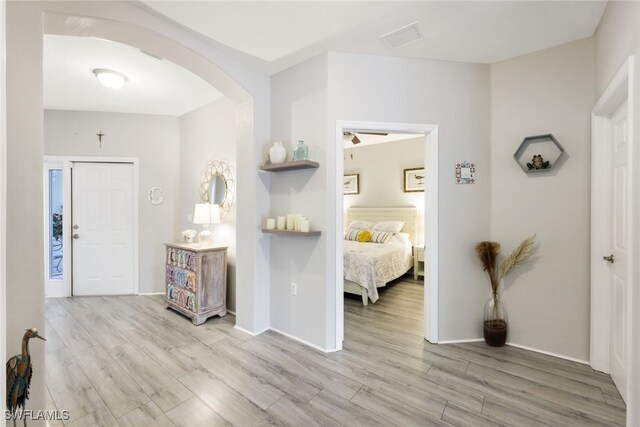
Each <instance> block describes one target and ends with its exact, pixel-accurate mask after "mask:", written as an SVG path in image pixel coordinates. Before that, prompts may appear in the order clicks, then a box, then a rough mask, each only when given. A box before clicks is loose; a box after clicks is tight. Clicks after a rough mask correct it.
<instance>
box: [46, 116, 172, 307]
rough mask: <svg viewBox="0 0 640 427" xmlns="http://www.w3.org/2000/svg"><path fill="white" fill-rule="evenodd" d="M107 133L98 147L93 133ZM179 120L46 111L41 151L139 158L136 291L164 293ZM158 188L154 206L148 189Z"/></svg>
mask: <svg viewBox="0 0 640 427" xmlns="http://www.w3.org/2000/svg"><path fill="white" fill-rule="evenodd" d="M99 130H102V131H103V132H104V133H105V136H104V138H103V140H102V148H100V147H99V144H98V139H97V137H96V135H95V134H96V132H98V131H99ZM179 147H180V132H179V130H178V119H177V118H176V117H171V116H157V115H147V114H122V113H100V112H86V111H59V110H45V112H44V154H45V155H49V156H90V157H137V158H138V159H139V161H140V163H139V177H138V185H139V194H138V206H139V211H138V217H139V218H140V220H139V227H138V231H139V238H138V239H139V241H138V244H139V251H138V253H139V255H138V256H139V267H138V275H139V277H138V278H139V292H140V293H141V294H144V293H157V292H161V293H162V292H164V287H165V281H164V274H165V271H164V269H165V264H164V257H165V256H164V246H163V244H164V243H167V242H173V241H175V240H176V239H177V235H176V230H175V227H176V206H177V204H178V201H179V197H178V190H179V184H178V183H179V180H180V176H179V166H180V165H179V163H178V162H177V161H176V159H177V158H178V157H179V155H180V151H179ZM152 187H160V188H162V191H163V193H164V202H163V203H162V204H160V205H152V204H151V203H149V201H148V200H147V192H148V191H149V189H150V188H152Z"/></svg>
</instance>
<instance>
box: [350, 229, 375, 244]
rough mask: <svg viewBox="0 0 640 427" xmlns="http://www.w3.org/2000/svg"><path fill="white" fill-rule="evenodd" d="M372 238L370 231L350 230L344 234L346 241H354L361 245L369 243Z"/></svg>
mask: <svg viewBox="0 0 640 427" xmlns="http://www.w3.org/2000/svg"><path fill="white" fill-rule="evenodd" d="M370 238H371V232H370V231H369V230H356V229H349V230H347V232H346V233H345V234H344V240H353V241H356V242H361V243H366V242H368V241H369V239H370Z"/></svg>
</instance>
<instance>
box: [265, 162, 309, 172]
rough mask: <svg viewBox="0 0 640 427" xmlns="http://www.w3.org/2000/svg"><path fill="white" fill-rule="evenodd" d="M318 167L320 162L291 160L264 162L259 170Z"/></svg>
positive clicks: (280, 170) (278, 170)
mask: <svg viewBox="0 0 640 427" xmlns="http://www.w3.org/2000/svg"><path fill="white" fill-rule="evenodd" d="M318 167H320V163H318V162H314V161H312V160H293V161H291V162H283V163H266V164H264V165H262V166H260V170H263V171H267V172H284V171H294V170H299V169H315V168H318Z"/></svg>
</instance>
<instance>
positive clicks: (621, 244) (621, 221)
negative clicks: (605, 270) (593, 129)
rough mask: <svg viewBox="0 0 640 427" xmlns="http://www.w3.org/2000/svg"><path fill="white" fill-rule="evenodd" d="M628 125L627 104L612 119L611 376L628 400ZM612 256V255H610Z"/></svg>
mask: <svg viewBox="0 0 640 427" xmlns="http://www.w3.org/2000/svg"><path fill="white" fill-rule="evenodd" d="M627 129H628V126H627V102H626V101H625V102H624V103H623V104H622V105H620V107H618V109H617V110H616V111H615V112H614V113H613V116H612V118H611V131H612V135H611V159H612V163H611V255H612V256H613V258H612V259H610V260H609V262H610V269H611V334H610V336H611V342H610V359H609V360H610V363H611V377H612V378H613V381H614V382H615V383H616V386H617V387H618V390H619V391H620V394H621V395H622V397H623V399H625V400H626V390H627V387H626V386H627V381H626V378H627V371H626V365H627V364H626V360H625V359H626V351H627V328H628V327H629V325H627V298H628V295H629V292H628V283H629V282H628V277H627V251H628V247H629V242H628V234H629V230H628V221H627V220H628V218H627V215H628V210H627V209H628V200H627V197H626V195H627V174H628V172H629V171H628V168H627V164H628V153H629V151H628V149H629V147H628V130H627ZM607 255H609V254H607Z"/></svg>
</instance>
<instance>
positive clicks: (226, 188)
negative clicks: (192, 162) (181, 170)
mask: <svg viewBox="0 0 640 427" xmlns="http://www.w3.org/2000/svg"><path fill="white" fill-rule="evenodd" d="M234 198H235V183H234V179H233V174H232V173H231V167H230V166H229V163H228V162H226V161H224V160H217V159H215V160H211V161H210V162H208V163H207V165H206V166H205V168H204V170H203V171H202V174H201V178H200V200H202V202H204V203H213V204H216V205H218V206H220V217H221V218H224V217H225V215H226V214H227V213H229V210H230V209H231V206H233V201H234Z"/></svg>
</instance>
